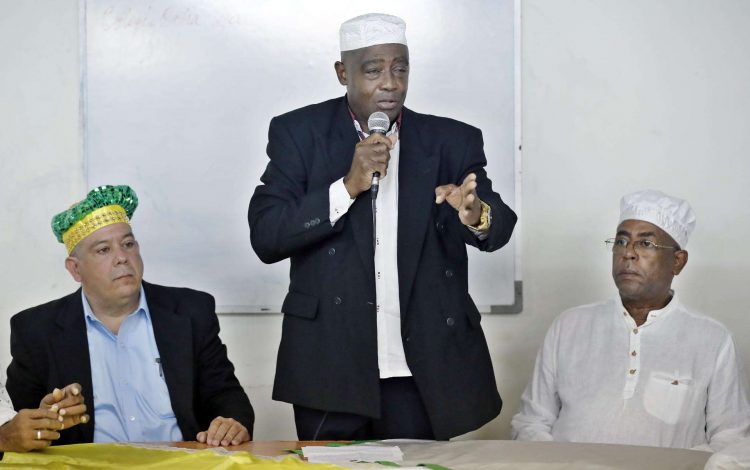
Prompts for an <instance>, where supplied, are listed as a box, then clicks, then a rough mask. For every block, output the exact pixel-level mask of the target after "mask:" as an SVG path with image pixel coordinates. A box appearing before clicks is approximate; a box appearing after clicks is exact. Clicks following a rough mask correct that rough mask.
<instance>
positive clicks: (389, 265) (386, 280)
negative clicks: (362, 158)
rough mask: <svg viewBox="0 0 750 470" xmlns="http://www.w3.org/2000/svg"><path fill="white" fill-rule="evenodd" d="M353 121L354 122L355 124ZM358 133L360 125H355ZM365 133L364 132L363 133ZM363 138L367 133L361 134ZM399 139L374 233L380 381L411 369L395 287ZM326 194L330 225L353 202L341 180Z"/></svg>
mask: <svg viewBox="0 0 750 470" xmlns="http://www.w3.org/2000/svg"><path fill="white" fill-rule="evenodd" d="M355 122H356V121H355ZM355 126H356V127H357V130H358V131H361V128H359V123H356V124H355ZM394 133H396V135H398V126H397V125H396V124H394V125H393V127H391V130H390V131H388V133H387V134H386V135H391V134H394ZM363 134H364V132H363ZM364 135H365V137H367V136H368V134H364ZM400 148H401V139H399V140H397V141H396V145H394V146H393V149H391V152H390V154H391V159H390V161H389V163H388V174H387V175H386V176H385V178H381V179H380V188H379V190H378V198H377V199H376V200H375V208H376V213H377V218H376V224H375V232H376V237H375V239H376V249H375V295H376V309H377V329H378V331H377V336H378V367H379V369H380V378H381V379H386V378H389V377H408V376H411V375H412V374H411V370H409V366H408V365H407V363H406V353H405V352H404V343H403V342H402V340H401V302H400V301H399V288H398V253H397V246H398V243H397V242H398V237H397V234H398V166H399V165H398V158H399V153H400ZM328 194H329V207H330V211H329V219H330V221H331V225H335V224H336V222H337V221H338V220H339V219H340V218H341V217H342V216H343V215H344V214H345V213H346V212H347V211H348V210H349V207H350V206H351V205H352V203H353V202H354V199H351V198H350V197H349V192H348V191H347V190H346V186H345V185H344V179H343V178H341V179H340V180H338V181H336V182H334V183H332V184H331V186H330V187H329V190H328Z"/></svg>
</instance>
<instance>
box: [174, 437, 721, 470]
mask: <svg viewBox="0 0 750 470" xmlns="http://www.w3.org/2000/svg"><path fill="white" fill-rule="evenodd" d="M326 443H327V442H321V441H306V442H300V441H255V442H246V443H244V444H242V445H239V446H233V447H229V448H228V449H229V450H245V451H248V452H252V453H254V454H256V455H259V456H269V457H274V456H280V455H285V454H286V452H285V451H286V450H288V449H299V448H301V447H302V446H306V445H325V444H326ZM394 444H395V445H398V446H399V447H400V448H401V450H402V451H403V452H404V455H405V463H409V464H412V465H415V464H418V463H436V464H440V465H443V466H446V467H449V468H451V469H452V470H459V469H519V470H526V469H528V470H532V469H553V468H554V469H567V468H569V469H587V468H591V469H599V470H603V469H633V470H649V469H653V470H667V469H685V470H687V469H697V470H703V467H704V466H705V464H706V461H707V460H708V459H709V457H711V453H709V452H702V451H695V450H687V449H668V448H659V447H642V446H624V445H614V444H579V443H572V442H522V441H491V440H485V441H450V442H427V443H414V442H411V443H410V442H408V441H395V442H394ZM174 445H175V446H177V447H187V448H191V449H204V448H207V447H208V446H206V445H205V444H200V443H197V442H177V443H174ZM383 468H386V467H383Z"/></svg>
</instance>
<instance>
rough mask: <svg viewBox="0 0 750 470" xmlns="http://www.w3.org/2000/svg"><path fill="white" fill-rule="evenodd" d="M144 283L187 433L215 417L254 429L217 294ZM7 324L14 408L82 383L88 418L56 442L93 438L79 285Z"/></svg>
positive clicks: (169, 382)
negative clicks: (223, 332)
mask: <svg viewBox="0 0 750 470" xmlns="http://www.w3.org/2000/svg"><path fill="white" fill-rule="evenodd" d="M143 288H144V291H145V293H146V300H147V301H148V308H149V311H150V313H151V322H152V325H153V329H154V337H155V339H156V345H157V346H158V348H159V354H160V355H161V361H162V367H163V369H164V379H165V381H166V383H167V388H168V390H169V398H170V400H171V402H172V409H173V411H174V413H175V416H176V417H177V424H178V426H179V427H180V431H182V435H183V438H184V439H185V440H195V436H196V434H198V432H200V431H205V430H206V429H208V425H209V423H210V422H211V420H212V419H214V418H216V417H217V416H224V417H227V418H234V419H236V420H237V421H239V422H241V423H242V424H243V425H244V426H245V427H247V429H248V431H249V432H250V434H251V435H252V432H253V421H254V414H253V408H252V406H251V405H250V400H249V399H248V398H247V395H246V394H245V391H244V390H243V389H242V386H241V385H240V383H239V381H238V380H237V378H236V377H235V375H234V367H233V366H232V363H231V362H230V361H229V359H228V358H227V354H226V347H225V346H224V345H223V344H222V342H221V340H220V339H219V322H218V318H217V317H216V313H215V309H214V298H213V297H212V296H211V295H209V294H206V293H205V292H199V291H195V290H192V289H184V288H176V287H163V286H158V285H155V284H149V283H147V282H143ZM10 324H11V333H10V349H11V355H12V356H13V359H12V361H11V363H10V366H8V379H7V384H6V386H7V389H8V393H9V394H10V396H11V398H12V400H13V404H14V406H15V407H16V409H17V410H20V409H22V408H37V407H38V406H39V402H40V401H41V399H42V397H44V395H46V394H47V393H49V392H50V391H51V390H52V389H53V388H55V387H58V388H61V387H63V386H65V385H67V384H69V383H72V382H77V383H79V384H81V386H82V387H83V394H84V398H85V403H86V407H87V408H88V413H89V415H90V416H91V421H89V423H87V424H80V425H78V426H76V427H73V428H71V429H68V430H64V431H62V436H61V437H60V440H58V441H56V442H54V443H53V444H74V443H81V442H92V441H93V439H94V422H95V420H96V416H95V415H94V396H93V386H92V383H91V361H90V359H89V347H88V340H87V338H86V322H85V318H84V314H83V305H82V302H81V290H80V289H79V290H77V291H76V292H74V293H72V294H70V295H67V296H65V297H63V298H61V299H57V300H54V301H52V302H49V303H46V304H44V305H40V306H38V307H34V308H31V309H28V310H25V311H23V312H21V313H19V314H17V315H14V316H13V318H11V321H10Z"/></svg>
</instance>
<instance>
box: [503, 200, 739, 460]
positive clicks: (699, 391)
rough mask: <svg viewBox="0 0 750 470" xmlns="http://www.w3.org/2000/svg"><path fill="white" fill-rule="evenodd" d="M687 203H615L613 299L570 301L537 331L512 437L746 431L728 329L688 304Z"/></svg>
mask: <svg viewBox="0 0 750 470" xmlns="http://www.w3.org/2000/svg"><path fill="white" fill-rule="evenodd" d="M694 226H695V215H694V214H693V210H692V209H691V208H690V205H689V204H688V203H687V202H686V201H683V200H681V199H677V198H675V197H672V196H668V195H666V194H664V193H661V192H659V191H650V190H647V191H638V192H635V193H632V194H628V195H626V196H624V197H623V198H622V201H621V202H620V222H619V225H618V226H617V233H616V235H615V238H611V239H609V240H607V241H606V242H607V244H608V245H609V246H610V247H611V249H612V277H613V278H614V281H615V285H616V286H617V289H618V290H619V296H618V297H616V298H615V299H612V300H609V301H605V302H600V303H595V304H590V305H583V306H581V307H576V308H574V309H571V310H568V311H566V312H564V313H563V314H562V315H560V316H559V317H558V318H557V319H556V320H555V321H554V323H553V324H552V326H551V327H550V329H549V331H548V332H547V336H546V338H545V339H544V344H543V345H542V348H541V350H540V351H539V355H538V356H537V360H536V367H535V368H534V375H533V377H532V379H531V382H530V383H529V385H528V386H527V387H526V391H525V392H524V394H523V396H522V397H521V410H520V412H519V413H518V414H517V415H516V416H514V417H513V421H512V425H513V437H514V438H515V439H523V440H535V441H551V440H555V441H572V442H601V443H610V444H629V445H642V446H659V447H682V448H693V447H698V448H700V449H705V450H714V451H717V450H720V449H721V448H722V447H724V446H726V445H727V444H729V443H732V442H734V441H736V440H738V439H741V438H742V437H743V436H747V435H748V433H750V404H749V403H748V395H747V392H748V390H747V383H746V379H747V377H746V376H745V374H744V372H743V370H742V367H741V365H740V363H739V361H738V358H737V352H736V349H735V346H734V341H733V340H732V336H731V335H730V334H729V331H727V329H726V328H725V327H724V326H723V325H721V324H720V323H719V322H717V321H716V320H714V319H712V318H710V317H707V316H705V315H702V314H700V313H697V312H695V311H693V310H691V309H688V308H687V307H685V306H684V305H683V304H682V303H681V302H680V299H679V297H678V296H677V294H676V293H675V292H674V291H673V290H672V288H671V286H672V279H673V278H674V276H676V275H678V274H680V272H681V271H682V270H683V269H684V268H685V265H686V264H687V261H688V252H687V251H686V250H685V249H684V248H685V246H686V245H687V242H688V237H689V236H690V233H691V232H692V231H693V227H694Z"/></svg>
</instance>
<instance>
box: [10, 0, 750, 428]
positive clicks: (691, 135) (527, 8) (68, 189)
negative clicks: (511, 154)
mask: <svg viewBox="0 0 750 470" xmlns="http://www.w3.org/2000/svg"><path fill="white" fill-rule="evenodd" d="M0 6H2V12H3V15H2V16H0V57H2V58H3V60H2V73H0V85H2V86H0V129H2V131H0V159H1V160H0V161H1V162H2V180H1V181H0V196H1V198H0V221H2V222H0V223H1V224H2V225H1V227H2V229H0V253H2V258H1V260H2V261H1V263H2V264H0V266H2V267H3V268H4V269H3V270H2V272H0V286H1V287H0V338H3V340H2V343H0V360H3V361H4V362H5V363H6V364H7V358H8V346H7V340H6V338H8V328H7V321H6V320H7V318H9V317H10V316H11V315H12V314H13V313H15V312H16V311H18V310H20V309H21V308H24V307H26V306H31V305H35V304H38V303H41V302H43V301H46V300H49V299H51V298H53V297H56V296H59V295H62V294H64V293H67V292H69V291H70V290H72V288H73V287H74V285H73V283H72V282H71V281H69V280H67V277H66V276H67V274H65V273H64V272H63V267H62V259H63V256H64V250H63V248H62V246H60V245H57V244H56V243H54V242H51V235H50V232H49V230H48V228H47V227H48V224H49V218H50V217H51V216H52V214H53V213H54V212H56V211H57V210H58V209H59V207H60V204H63V205H65V204H67V201H73V200H75V199H76V198H78V197H80V196H81V195H82V194H84V192H85V188H84V182H83V178H82V171H81V163H80V147H79V130H78V99H79V93H78V70H79V65H78V55H77V49H78V9H77V2H76V1H73V0H66V1H60V0H44V1H42V0H36V1H25V2H15V1H10V0H8V1H5V2H2V3H0ZM522 14H523V20H522V21H523V59H522V63H523V87H524V89H523V113H524V114H523V126H524V129H523V131H524V139H523V145H524V152H523V157H524V158H523V171H524V176H523V188H522V190H523V211H522V213H521V216H522V218H521V224H522V229H523V230H522V233H523V239H522V240H521V242H522V246H523V253H522V258H521V261H522V270H523V281H524V301H525V306H524V312H523V313H522V314H520V315H517V316H507V317H499V316H485V317H484V319H483V325H484V328H485V332H486V334H487V337H488V340H489V342H490V348H491V350H492V354H493V360H494V363H495V368H496V376H497V379H498V383H499V386H500V390H501V393H502V395H503V396H504V398H505V408H504V411H503V413H502V414H501V416H500V418H498V419H497V420H495V421H493V422H492V423H490V424H489V425H487V426H485V427H484V428H482V429H480V430H479V431H476V432H475V433H472V434H471V436H472V437H475V438H507V437H508V436H509V424H508V423H509V421H510V418H511V416H512V414H513V412H514V411H515V409H516V408H517V405H518V397H519V396H520V394H521V392H522V390H523V387H524V386H525V383H526V380H527V379H528V376H529V374H530V370H531V367H532V365H533V361H534V355H535V353H536V349H537V347H538V345H539V343H540V342H541V340H542V337H543V335H544V332H545V330H546V328H547V326H548V325H549V324H550V322H551V321H552V319H553V318H554V316H555V315H556V314H557V313H559V312H560V311H562V310H564V309H566V308H568V307H571V306H574V305H576V304H580V303H584V302H589V301H592V300H596V299H600V298H603V297H607V296H610V295H613V294H614V293H615V291H614V289H613V286H612V282H611V278H610V274H609V256H608V254H607V252H606V251H605V249H604V246H603V243H602V240H604V239H605V238H607V237H609V236H611V234H612V232H613V230H614V227H615V224H616V217H617V211H618V205H617V204H618V199H619V196H620V195H621V194H623V193H625V192H628V191H631V190H635V189H640V188H644V187H653V188H661V189H663V190H665V191H667V192H671V193H674V194H675V195H678V196H682V197H684V198H687V199H689V200H690V201H691V202H692V204H693V206H694V208H695V210H696V213H697V217H698V225H697V228H696V231H695V233H694V235H693V237H692V239H691V241H690V244H689V246H688V248H689V250H690V262H689V264H688V266H687V268H686V270H685V272H683V274H682V275H681V276H680V277H679V278H678V280H677V283H676V288H677V289H678V290H679V292H680V295H681V296H682V298H683V300H684V301H685V302H686V303H687V304H688V305H691V306H693V307H695V308H697V309H699V310H703V311H705V312H707V313H710V314H711V315H713V316H714V317H716V318H718V319H719V320H721V321H722V322H724V323H725V324H726V325H727V326H728V327H729V328H730V329H732V330H733V331H734V333H735V337H736V340H737V342H738V344H739V347H740V351H741V352H742V354H743V356H744V361H745V363H746V364H750V339H749V338H748V332H750V321H749V320H748V318H747V317H748V315H747V314H746V312H745V304H746V302H745V301H746V298H747V293H746V292H747V289H746V286H745V282H746V280H747V279H750V272H749V271H750V268H749V266H750V263H749V262H750V256H749V255H750V249H748V248H747V243H746V239H747V237H748V235H749V234H750V217H748V216H749V215H750V214H749V212H750V205H748V204H747V203H746V201H747V200H750V189H749V188H748V187H747V185H744V184H743V183H744V181H745V179H746V178H747V175H748V174H750V171H749V170H750V163H748V162H746V160H745V158H743V157H746V156H747V153H748V152H747V149H748V148H750V132H748V123H750V111H749V110H750V87H748V86H747V84H748V83H750V54H747V45H748V44H750V30H749V29H748V28H747V27H746V25H747V23H748V20H750V2H747V1H744V0H721V1H717V2H708V1H697V0H670V1H666V0H659V1H654V0H631V1H615V0H590V1H567V2H559V1H556V0H526V1H524V2H523V9H522ZM485 132H489V130H487V129H485ZM30 201H33V203H30ZM240 249H244V247H240ZM146 262H148V260H146ZM280 321H281V318H280V317H279V316H267V317H222V319H221V322H222V327H223V331H222V337H223V339H224V340H225V342H226V343H227V344H228V347H229V350H230V356H231V358H232V360H233V361H234V362H235V365H236V366H237V368H238V376H239V377H240V380H241V382H242V383H243V384H244V385H245V386H246V389H247V390H248V393H249V394H250V397H251V400H252V401H253V404H254V405H255V407H256V412H257V415H258V419H257V424H256V438H259V439H275V438H293V437H294V434H293V429H294V428H293V423H292V418H291V411H290V409H289V406H287V405H285V404H279V403H274V402H271V401H270V386H271V383H272V379H273V362H274V361H275V355H276V345H277V344H278V339H279V335H280Z"/></svg>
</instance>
